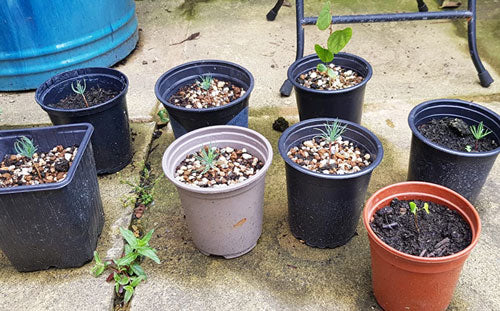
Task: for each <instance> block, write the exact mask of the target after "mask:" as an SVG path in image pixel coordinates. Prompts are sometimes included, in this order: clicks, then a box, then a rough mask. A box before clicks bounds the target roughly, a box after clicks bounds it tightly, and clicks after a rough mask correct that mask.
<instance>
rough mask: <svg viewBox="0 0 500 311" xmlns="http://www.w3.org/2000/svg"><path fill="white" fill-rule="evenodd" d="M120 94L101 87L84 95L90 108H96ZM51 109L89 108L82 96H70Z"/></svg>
mask: <svg viewBox="0 0 500 311" xmlns="http://www.w3.org/2000/svg"><path fill="white" fill-rule="evenodd" d="M119 93H120V92H118V91H115V90H105V89H102V88H100V87H91V88H90V90H86V91H85V93H84V95H85V99H86V100H87V103H88V104H89V107H92V106H96V105H99V104H102V103H104V102H107V101H108V100H110V99H113V98H114V97H116V96H117V95H118V94H119ZM49 106H50V107H54V108H60V109H81V108H87V106H86V105H85V101H84V100H83V97H82V95H80V94H76V93H73V94H70V95H68V96H66V97H65V98H63V99H61V100H60V101H58V102H57V103H55V104H50V105H49Z"/></svg>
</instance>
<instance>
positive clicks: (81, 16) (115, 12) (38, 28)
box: [0, 0, 139, 91]
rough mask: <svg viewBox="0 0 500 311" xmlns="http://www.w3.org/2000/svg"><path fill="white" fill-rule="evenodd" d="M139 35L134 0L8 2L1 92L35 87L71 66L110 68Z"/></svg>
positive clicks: (1, 27) (2, 29) (2, 10)
mask: <svg viewBox="0 0 500 311" xmlns="http://www.w3.org/2000/svg"><path fill="white" fill-rule="evenodd" d="M138 38H139V37H138V32H137V16H136V14H135V3H134V1H133V0H50V1H41V0H3V1H2V4H1V5H0V91H15V90H28V89H34V88H36V87H38V86H39V85H40V84H41V83H43V82H44V81H45V80H47V79H49V78H50V77H52V76H54V75H56V74H58V73H60V72H63V71H67V70H70V69H75V68H82V67H108V66H111V65H113V64H115V63H117V62H118V61H120V60H121V59H123V58H125V57H126V56H127V55H128V54H129V53H130V52H131V51H132V50H133V49H134V47H135V45H136V43H137V40H138Z"/></svg>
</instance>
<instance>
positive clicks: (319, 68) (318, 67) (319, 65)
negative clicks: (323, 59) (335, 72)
mask: <svg viewBox="0 0 500 311" xmlns="http://www.w3.org/2000/svg"><path fill="white" fill-rule="evenodd" d="M316 69H318V71H319V72H325V71H326V70H327V69H328V68H327V67H326V65H325V64H323V63H319V64H318V65H317V66H316Z"/></svg>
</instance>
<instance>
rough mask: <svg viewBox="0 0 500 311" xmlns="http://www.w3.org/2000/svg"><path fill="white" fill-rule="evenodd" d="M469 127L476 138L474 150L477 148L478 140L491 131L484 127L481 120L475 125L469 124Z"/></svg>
mask: <svg viewBox="0 0 500 311" xmlns="http://www.w3.org/2000/svg"><path fill="white" fill-rule="evenodd" d="M469 128H470V132H471V133H472V136H474V138H475V139H476V147H475V150H477V149H478V148H479V140H480V139H481V138H484V137H486V136H488V135H489V134H491V131H490V130H488V129H485V128H484V124H483V121H481V122H479V124H478V125H477V127H476V126H475V125H471V126H470V127H469Z"/></svg>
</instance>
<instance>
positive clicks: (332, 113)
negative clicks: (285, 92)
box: [288, 53, 373, 124]
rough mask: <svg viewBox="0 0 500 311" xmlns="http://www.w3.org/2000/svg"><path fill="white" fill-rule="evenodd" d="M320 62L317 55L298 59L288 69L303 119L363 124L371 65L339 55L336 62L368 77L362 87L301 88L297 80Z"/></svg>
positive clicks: (342, 54)
mask: <svg viewBox="0 0 500 311" xmlns="http://www.w3.org/2000/svg"><path fill="white" fill-rule="evenodd" d="M318 63H320V59H319V58H318V57H317V56H316V54H312V55H308V56H306V57H303V58H301V59H298V60H296V61H295V62H294V63H293V64H292V65H291V66H290V68H288V80H290V81H291V82H292V84H293V86H294V89H295V99H296V101H297V108H298V109H299V117H300V120H301V121H302V120H307V119H312V118H339V119H343V120H347V121H352V122H355V123H358V124H359V123H360V122H361V114H362V112H363V100H364V97H365V87H366V84H367V83H368V81H369V80H370V78H371V77H372V72H373V71H372V67H371V66H370V64H369V63H368V62H367V61H366V60H364V59H363V58H361V57H359V56H356V55H353V54H348V53H338V54H336V55H335V58H334V59H333V61H332V63H334V64H335V65H338V66H342V67H344V68H346V69H350V70H353V71H355V72H357V73H358V74H360V75H361V76H362V77H363V78H364V79H363V81H362V82H361V83H360V84H358V85H355V86H353V87H349V88H346V89H343V90H336V91H324V90H315V89H310V88H307V87H305V86H302V85H300V84H299V83H298V82H297V78H298V77H299V76H300V75H301V74H303V73H306V72H308V71H310V70H311V69H314V68H316V66H317V65H318Z"/></svg>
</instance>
